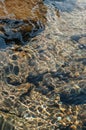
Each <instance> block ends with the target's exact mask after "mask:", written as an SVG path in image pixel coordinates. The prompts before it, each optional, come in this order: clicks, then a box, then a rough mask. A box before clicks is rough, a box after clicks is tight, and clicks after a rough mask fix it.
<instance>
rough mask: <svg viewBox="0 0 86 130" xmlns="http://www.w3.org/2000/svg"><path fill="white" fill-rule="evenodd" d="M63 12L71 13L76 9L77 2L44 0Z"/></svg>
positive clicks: (72, 0)
mask: <svg viewBox="0 0 86 130" xmlns="http://www.w3.org/2000/svg"><path fill="white" fill-rule="evenodd" d="M44 1H45V3H46V4H49V3H50V4H52V5H53V6H54V7H55V8H57V9H58V10H60V11H62V12H71V11H73V9H74V8H75V7H76V0H44Z"/></svg>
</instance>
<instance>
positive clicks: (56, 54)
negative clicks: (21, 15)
mask: <svg viewBox="0 0 86 130" xmlns="http://www.w3.org/2000/svg"><path fill="white" fill-rule="evenodd" d="M33 2H34V1H33ZM67 2H68V4H67ZM45 3H46V6H47V13H46V19H47V22H46V24H45V29H44V31H42V32H41V33H40V32H39V35H35V36H34V37H31V38H30V37H29V38H30V40H29V41H28V40H27V44H24V45H23V46H22V41H21V40H20V39H21V38H20V39H19V42H20V44H19V43H18V41H17V40H16V38H14V39H15V40H13V37H16V35H15V34H13V37H11V36H10V35H8V34H9V33H8V32H7V34H6V32H5V33H4V37H5V35H6V40H8V43H7V44H5V45H6V46H7V47H6V48H5V49H3V48H0V115H1V116H0V123H1V122H2V121H3V120H5V122H6V123H7V125H5V126H4V125H3V128H2V125H0V127H1V130H5V129H6V128H7V127H6V126H8V128H9V130H10V129H12V130H29V129H31V130H38V129H39V130H85V129H86V116H85V115H86V49H85V44H86V43H85V42H86V40H85V39H86V25H85V22H86V16H85V12H86V11H85V7H86V2H85V1H84V0H82V1H80V0H77V1H76V2H75V1H74V0H73V1H72V4H73V5H74V6H72V7H73V8H71V10H69V11H67V10H68V7H70V6H69V5H71V2H69V1H68V0H64V1H52V2H51V1H50V0H46V1H45ZM58 3H59V4H58ZM59 5H60V6H59ZM63 5H65V6H64V7H65V8H66V5H67V8H66V10H64V8H63ZM58 7H59V8H58ZM60 7H61V8H60ZM62 8H63V10H61V9H62ZM58 9H59V11H58ZM82 19H83V20H82ZM6 20H7V21H9V19H6ZM6 20H4V21H5V22H4V24H3V27H4V26H8V25H9V26H11V31H12V32H13V31H14V30H15V29H16V28H17V29H19V32H21V28H20V27H21V25H23V24H24V25H25V24H26V23H25V22H27V21H24V20H19V22H18V24H17V27H16V24H15V22H16V21H15V20H13V21H12V24H11V25H10V22H11V21H10V22H6ZM11 20H12V19H11ZM22 23H23V24H22ZM24 29H25V26H24ZM24 29H23V30H24ZM6 31H7V30H6ZM17 32H18V31H17ZM1 33H2V35H3V31H1ZM16 34H17V33H16ZM2 35H1V38H2V39H3V36H2ZM22 36H23V34H22ZM9 37H11V38H10V40H11V42H14V41H15V42H16V43H17V44H11V46H9V45H8V44H9V41H10V40H9ZM12 40H13V41H12ZM1 43H2V42H0V44H1ZM3 44H4V42H3ZM1 45H2V44H1ZM3 122H4V121H3ZM1 124H3V123H1ZM9 124H10V126H9ZM6 130H7V129H6Z"/></svg>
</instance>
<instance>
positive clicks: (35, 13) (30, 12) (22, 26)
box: [0, 0, 47, 48]
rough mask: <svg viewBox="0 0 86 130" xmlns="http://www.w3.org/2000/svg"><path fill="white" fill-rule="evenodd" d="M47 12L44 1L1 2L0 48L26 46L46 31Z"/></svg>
mask: <svg viewBox="0 0 86 130" xmlns="http://www.w3.org/2000/svg"><path fill="white" fill-rule="evenodd" d="M46 12H47V8H46V6H45V5H44V4H43V1H42V0H31V1H28V0H25V1H23V0H22V1H20V0H14V1H10V0H5V1H0V46H1V47H0V48H6V47H7V46H6V45H7V44H16V43H17V44H22V45H24V44H26V43H27V42H28V41H29V40H30V38H32V37H34V36H36V35H38V34H39V33H40V32H41V31H43V30H44V25H45V23H46V17H45V15H46ZM5 44H6V45H5Z"/></svg>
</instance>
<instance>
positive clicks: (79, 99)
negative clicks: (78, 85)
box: [60, 89, 86, 105]
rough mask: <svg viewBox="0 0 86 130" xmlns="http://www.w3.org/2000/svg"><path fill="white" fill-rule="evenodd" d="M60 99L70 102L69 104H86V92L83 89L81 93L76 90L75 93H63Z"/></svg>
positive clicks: (65, 102) (66, 102) (63, 101)
mask: <svg viewBox="0 0 86 130" xmlns="http://www.w3.org/2000/svg"><path fill="white" fill-rule="evenodd" d="M82 90H83V89H82ZM85 91H86V90H85ZM60 100H61V101H62V103H64V104H68V105H80V104H86V92H84V91H81V92H80V93H76V92H75V93H70V94H67V93H61V94H60Z"/></svg>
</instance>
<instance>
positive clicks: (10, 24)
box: [0, 19, 44, 49]
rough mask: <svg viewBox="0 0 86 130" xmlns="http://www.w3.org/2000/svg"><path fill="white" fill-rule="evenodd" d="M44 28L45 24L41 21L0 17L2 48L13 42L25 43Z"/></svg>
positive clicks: (0, 43) (0, 46) (0, 45)
mask: <svg viewBox="0 0 86 130" xmlns="http://www.w3.org/2000/svg"><path fill="white" fill-rule="evenodd" d="M43 30H44V25H43V24H42V23H41V22H39V21H37V22H34V21H32V20H24V21H23V20H12V19H0V31H1V34H0V48H3V49H5V48H6V47H8V46H11V45H12V44H19V45H25V44H27V43H28V41H30V39H31V38H32V37H35V36H36V35H38V34H40V33H41V32H42V31H43Z"/></svg>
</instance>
